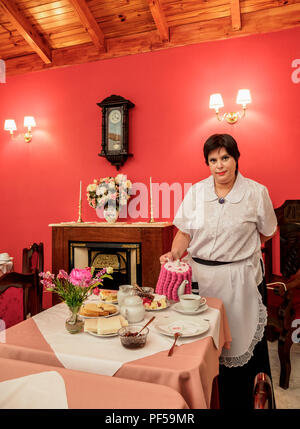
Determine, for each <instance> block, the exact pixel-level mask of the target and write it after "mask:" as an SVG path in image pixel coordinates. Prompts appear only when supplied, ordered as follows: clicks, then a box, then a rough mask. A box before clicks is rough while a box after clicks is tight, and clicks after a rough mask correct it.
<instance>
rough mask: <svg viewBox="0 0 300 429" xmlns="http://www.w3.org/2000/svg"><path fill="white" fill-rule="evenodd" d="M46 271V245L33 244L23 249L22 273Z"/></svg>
mask: <svg viewBox="0 0 300 429" xmlns="http://www.w3.org/2000/svg"><path fill="white" fill-rule="evenodd" d="M35 270H38V272H39V273H40V272H42V271H44V244H43V243H39V244H37V243H33V244H32V245H31V246H30V247H29V248H25V249H23V260H22V272H23V273H32V272H34V271H35Z"/></svg>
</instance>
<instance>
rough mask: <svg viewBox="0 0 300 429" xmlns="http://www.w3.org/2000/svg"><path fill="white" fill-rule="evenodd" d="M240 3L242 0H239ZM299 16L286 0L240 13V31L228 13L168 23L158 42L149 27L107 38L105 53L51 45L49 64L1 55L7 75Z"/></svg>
mask: <svg viewBox="0 0 300 429" xmlns="http://www.w3.org/2000/svg"><path fill="white" fill-rule="evenodd" d="M241 3H242V4H243V2H241ZM247 3H248V4H249V3H250V2H247ZM269 3H270V2H269V1H268V4H269ZM228 4H229V3H228ZM242 10H243V9H242ZM299 18H300V0H298V1H295V0H291V2H290V0H289V3H287V4H285V3H283V4H282V5H281V6H276V7H273V8H267V9H263V10H258V11H252V12H251V13H243V26H242V28H241V30H240V31H234V30H233V28H232V21H231V16H229V15H228V16H227V17H224V18H220V19H213V20H207V21H205V22H203V21H202V22H198V23H192V24H186V25H181V26H175V27H171V28H170V31H171V37H170V42H169V43H168V44H165V43H162V41H161V40H160V38H159V35H158V31H157V30H156V29H153V30H151V31H146V32H144V33H136V34H133V35H130V36H126V37H117V38H111V39H107V41H106V43H107V48H108V49H107V52H105V53H103V52H102V53H101V52H97V51H96V50H95V47H94V45H93V44H92V43H86V44H82V45H79V46H71V47H68V48H61V49H55V50H53V62H52V64H43V62H42V60H41V59H40V58H39V57H38V56H37V55H36V54H32V55H23V56H22V57H21V56H19V57H18V58H16V57H14V58H12V56H9V57H6V58H5V56H4V58H3V59H4V60H5V61H6V70H7V76H13V75H18V74H23V73H27V72H33V71H39V70H47V69H50V68H57V67H65V66H68V65H73V64H82V63H88V62H91V61H101V60H105V59H108V58H116V57H122V56H124V55H131V54H137V53H141V52H151V51H158V50H161V49H166V48H170V47H177V46H185V45H192V44H194V43H201V42H209V41H216V40H225V39H231V38H236V37H242V36H249V35H253V34H260V33H269V32H272V31H280V30H285V29H289V28H293V27H299V26H300V19H299Z"/></svg>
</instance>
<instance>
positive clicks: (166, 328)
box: [154, 320, 210, 337]
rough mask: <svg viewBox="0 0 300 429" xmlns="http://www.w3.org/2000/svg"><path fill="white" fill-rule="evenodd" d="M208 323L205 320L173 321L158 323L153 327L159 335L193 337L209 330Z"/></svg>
mask: <svg viewBox="0 0 300 429" xmlns="http://www.w3.org/2000/svg"><path fill="white" fill-rule="evenodd" d="M209 326H210V325H209V322H208V321H206V320H197V322H194V321H190V320H173V321H170V320H169V321H165V322H160V323H157V324H156V325H154V327H155V329H156V330H157V331H158V332H160V333H161V334H164V335H167V336H169V337H174V334H175V332H180V333H181V337H194V336H197V335H200V334H203V333H204V332H207V331H208V330H209Z"/></svg>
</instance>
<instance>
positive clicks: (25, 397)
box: [0, 371, 68, 409]
mask: <svg viewBox="0 0 300 429" xmlns="http://www.w3.org/2000/svg"><path fill="white" fill-rule="evenodd" d="M0 408H1V409H57V408H60V409H61V408H64V409H65V408H68V401H67V395H66V387H65V382H64V379H63V378H62V376H61V375H60V374H59V373H58V372H56V371H46V372H40V373H38V374H33V375H26V376H24V377H19V378H14V379H11V380H6V381H2V382H0Z"/></svg>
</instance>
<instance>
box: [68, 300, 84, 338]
mask: <svg viewBox="0 0 300 429" xmlns="http://www.w3.org/2000/svg"><path fill="white" fill-rule="evenodd" d="M80 307H81V306H76V307H69V311H70V314H69V317H68V319H67V320H66V324H65V326H66V330H67V331H68V332H70V334H77V333H78V332H82V331H83V325H84V320H82V319H81V317H80V316H79V310H80Z"/></svg>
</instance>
